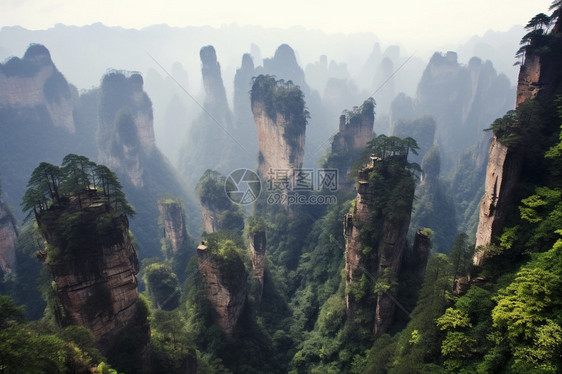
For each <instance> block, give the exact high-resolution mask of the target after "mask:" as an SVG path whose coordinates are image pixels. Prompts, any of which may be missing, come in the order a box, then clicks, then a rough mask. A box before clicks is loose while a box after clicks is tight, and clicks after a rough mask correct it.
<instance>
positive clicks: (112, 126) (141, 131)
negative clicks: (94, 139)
mask: <svg viewBox="0 0 562 374" xmlns="http://www.w3.org/2000/svg"><path fill="white" fill-rule="evenodd" d="M99 119H100V120H99V139H98V145H99V147H98V149H99V160H100V161H101V162H102V163H104V164H106V165H107V166H108V167H110V168H111V169H113V170H115V171H116V172H117V173H118V174H120V175H125V176H127V179H128V181H130V182H131V184H132V185H133V186H135V187H142V186H143V185H144V180H143V160H142V158H143V155H146V156H150V155H151V154H152V152H153V151H154V148H155V139H154V127H153V116H152V103H151V102H150V99H149V98H148V95H147V94H146V93H145V92H144V91H143V79H142V77H141V76H140V75H139V74H137V73H127V72H112V73H109V74H107V75H105V76H104V77H103V79H102V85H101V100H100V108H99Z"/></svg>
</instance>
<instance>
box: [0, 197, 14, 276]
mask: <svg viewBox="0 0 562 374" xmlns="http://www.w3.org/2000/svg"><path fill="white" fill-rule="evenodd" d="M17 236H18V231H17V228H16V220H15V218H14V217H13V216H12V213H11V212H10V211H9V210H8V209H7V208H6V206H5V205H4V202H3V201H2V200H0V274H1V273H10V272H11V271H12V270H13V269H14V265H15V262H16V240H17Z"/></svg>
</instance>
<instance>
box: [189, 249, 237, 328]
mask: <svg viewBox="0 0 562 374" xmlns="http://www.w3.org/2000/svg"><path fill="white" fill-rule="evenodd" d="M197 260H198V262H197V264H198V268H199V272H200V273H201V274H202V276H203V279H204V287H205V294H206V296H207V299H208V300H209V302H210V303H211V306H212V309H213V312H214V313H213V317H214V320H215V322H216V323H217V325H218V326H219V327H220V329H221V331H222V332H223V334H224V335H225V336H226V337H227V338H231V337H232V336H233V334H234V329H235V327H236V324H237V323H238V319H239V317H240V314H241V313H242V311H243V309H244V304H245V302H246V296H247V294H248V282H247V278H248V273H247V272H246V269H245V267H244V264H243V263H242V260H241V259H240V258H239V257H235V256H233V257H230V258H223V257H221V256H219V255H218V254H215V253H212V252H211V249H210V248H208V247H207V246H206V245H204V244H201V245H200V246H199V247H197Z"/></svg>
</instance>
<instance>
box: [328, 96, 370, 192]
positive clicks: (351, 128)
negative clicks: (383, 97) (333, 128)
mask: <svg viewBox="0 0 562 374" xmlns="http://www.w3.org/2000/svg"><path fill="white" fill-rule="evenodd" d="M374 122H375V101H374V100H373V99H372V98H369V99H367V100H365V101H364V102H363V104H362V105H361V106H359V107H355V108H354V109H353V110H346V111H344V113H343V114H342V115H341V116H340V124H339V131H338V132H337V133H336V135H334V139H333V140H332V150H331V153H330V155H329V157H328V159H327V160H326V163H325V164H324V166H325V167H329V168H337V169H338V170H339V173H340V175H339V180H338V182H339V184H340V186H339V187H342V188H343V187H344V184H345V186H346V187H348V188H350V186H349V184H348V183H346V181H347V180H348V178H347V176H348V174H349V172H350V170H351V167H352V165H353V163H354V162H355V161H356V160H357V158H358V157H359V156H360V154H361V153H362V152H363V151H364V150H365V147H366V146H367V142H369V141H370V140H371V139H373V125H374Z"/></svg>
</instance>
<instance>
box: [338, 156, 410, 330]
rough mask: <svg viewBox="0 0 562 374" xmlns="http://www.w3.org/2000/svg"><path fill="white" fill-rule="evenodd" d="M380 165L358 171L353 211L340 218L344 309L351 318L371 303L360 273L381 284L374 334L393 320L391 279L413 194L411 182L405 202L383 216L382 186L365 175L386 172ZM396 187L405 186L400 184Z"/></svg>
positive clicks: (402, 247) (400, 253) (394, 276)
mask: <svg viewBox="0 0 562 374" xmlns="http://www.w3.org/2000/svg"><path fill="white" fill-rule="evenodd" d="M404 157H405V156H404ZM373 162H376V161H373ZM379 162H385V161H379ZM403 162H405V161H404V160H403ZM391 167H396V166H391ZM385 168H386V166H383V169H384V170H386V169H385ZM383 169H377V170H376V171H375V165H374V163H373V164H372V165H370V166H368V167H366V168H364V169H362V170H361V171H360V172H359V176H358V182H357V197H356V200H355V207H354V209H353V213H348V214H346V216H345V218H344V238H345V279H346V294H345V298H346V306H347V313H348V316H349V318H352V319H354V318H355V316H356V313H357V311H358V309H359V308H365V307H373V306H372V304H371V302H370V301H369V300H365V296H366V294H365V293H367V294H368V292H372V291H368V290H366V289H365V288H364V286H363V285H362V283H363V280H362V279H363V278H364V277H368V278H371V281H373V282H377V283H379V284H381V285H382V287H381V289H382V290H383V291H378V295H377V300H376V303H375V304H374V334H375V335H377V336H378V335H381V334H384V333H386V332H388V331H389V329H390V326H391V325H392V323H393V322H394V314H395V309H396V303H395V300H394V297H393V296H392V292H393V290H392V288H391V287H392V286H391V284H392V282H393V279H397V277H398V276H399V274H400V270H401V268H402V258H403V254H404V250H405V247H406V235H407V233H408V226H409V224H410V216H411V209H412V201H413V198H414V196H413V194H414V186H413V183H412V185H411V191H404V193H405V194H406V195H404V198H405V199H408V197H407V196H408V194H410V195H411V196H410V198H409V204H405V205H404V206H401V207H394V208H395V209H398V210H399V213H398V212H397V213H398V214H397V215H395V216H394V217H390V216H385V215H384V214H383V213H382V210H380V207H376V206H375V205H376V204H375V199H376V198H377V195H376V194H377V193H379V188H382V187H383V186H382V185H379V184H378V183H377V182H372V183H374V185H373V184H372V183H371V182H370V180H371V181H372V179H370V178H369V176H370V174H371V173H378V172H381V173H382V174H386V173H387V172H388V170H386V171H382V170H383ZM403 177H404V176H399V177H398V178H403ZM391 178H392V177H391ZM383 179H384V178H383ZM382 183H387V184H391V185H392V184H394V185H396V184H397V183H398V181H397V180H387V181H384V182H382ZM398 188H406V187H405V186H404V185H403V186H402V187H398ZM408 188H410V187H408ZM378 204H379V205H380V204H381V202H380V200H379V202H378ZM397 217H400V218H397ZM353 290H359V291H353ZM356 295H363V296H359V297H360V299H359V300H356V299H355V297H356ZM367 299H368V298H367Z"/></svg>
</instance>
